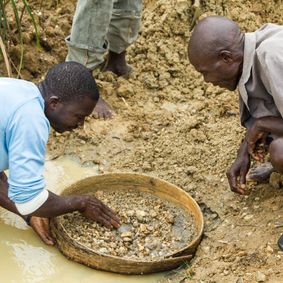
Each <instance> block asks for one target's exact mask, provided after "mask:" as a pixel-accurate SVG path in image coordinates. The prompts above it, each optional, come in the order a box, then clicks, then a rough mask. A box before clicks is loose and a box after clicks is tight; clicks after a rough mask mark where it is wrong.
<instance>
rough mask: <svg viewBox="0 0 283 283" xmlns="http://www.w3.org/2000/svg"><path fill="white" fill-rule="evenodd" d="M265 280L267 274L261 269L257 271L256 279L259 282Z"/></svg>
mask: <svg viewBox="0 0 283 283" xmlns="http://www.w3.org/2000/svg"><path fill="white" fill-rule="evenodd" d="M265 280H266V276H265V274H263V273H262V272H260V271H257V273H256V281H257V282H265Z"/></svg>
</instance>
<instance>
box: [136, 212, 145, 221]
mask: <svg viewBox="0 0 283 283" xmlns="http://www.w3.org/2000/svg"><path fill="white" fill-rule="evenodd" d="M136 216H137V219H138V220H139V221H142V220H143V219H144V217H145V216H146V212H145V211H143V210H137V211H136Z"/></svg>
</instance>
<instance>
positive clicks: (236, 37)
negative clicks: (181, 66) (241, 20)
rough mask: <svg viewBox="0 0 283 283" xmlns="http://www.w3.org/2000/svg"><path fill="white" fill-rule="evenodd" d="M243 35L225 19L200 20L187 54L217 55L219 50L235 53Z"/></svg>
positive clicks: (209, 18)
mask: <svg viewBox="0 0 283 283" xmlns="http://www.w3.org/2000/svg"><path fill="white" fill-rule="evenodd" d="M242 38H243V33H241V30H240V28H239V27H238V25H237V24H236V23H235V22H233V21H231V20H229V19H228V18H226V17H221V16H210V17H206V18H204V19H203V20H201V21H200V22H199V23H198V24H197V25H196V27H195V28H194V30H193V33H192V36H191V39H190V42H189V54H190V53H193V55H198V53H200V54H202V55H204V54H211V55H213V54H218V52H219V51H220V50H228V51H233V52H234V51H237V49H239V48H240V47H241V41H242Z"/></svg>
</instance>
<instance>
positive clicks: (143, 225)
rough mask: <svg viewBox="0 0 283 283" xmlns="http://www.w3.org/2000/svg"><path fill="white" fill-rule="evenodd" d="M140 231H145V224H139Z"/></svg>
mask: <svg viewBox="0 0 283 283" xmlns="http://www.w3.org/2000/svg"><path fill="white" fill-rule="evenodd" d="M140 231H141V232H145V231H147V227H146V225H145V224H141V225H140Z"/></svg>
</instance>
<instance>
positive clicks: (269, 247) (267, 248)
mask: <svg viewBox="0 0 283 283" xmlns="http://www.w3.org/2000/svg"><path fill="white" fill-rule="evenodd" d="M266 251H267V252H268V253H271V254H272V253H273V252H274V250H273V248H272V247H271V246H269V245H268V246H267V247H266Z"/></svg>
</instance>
